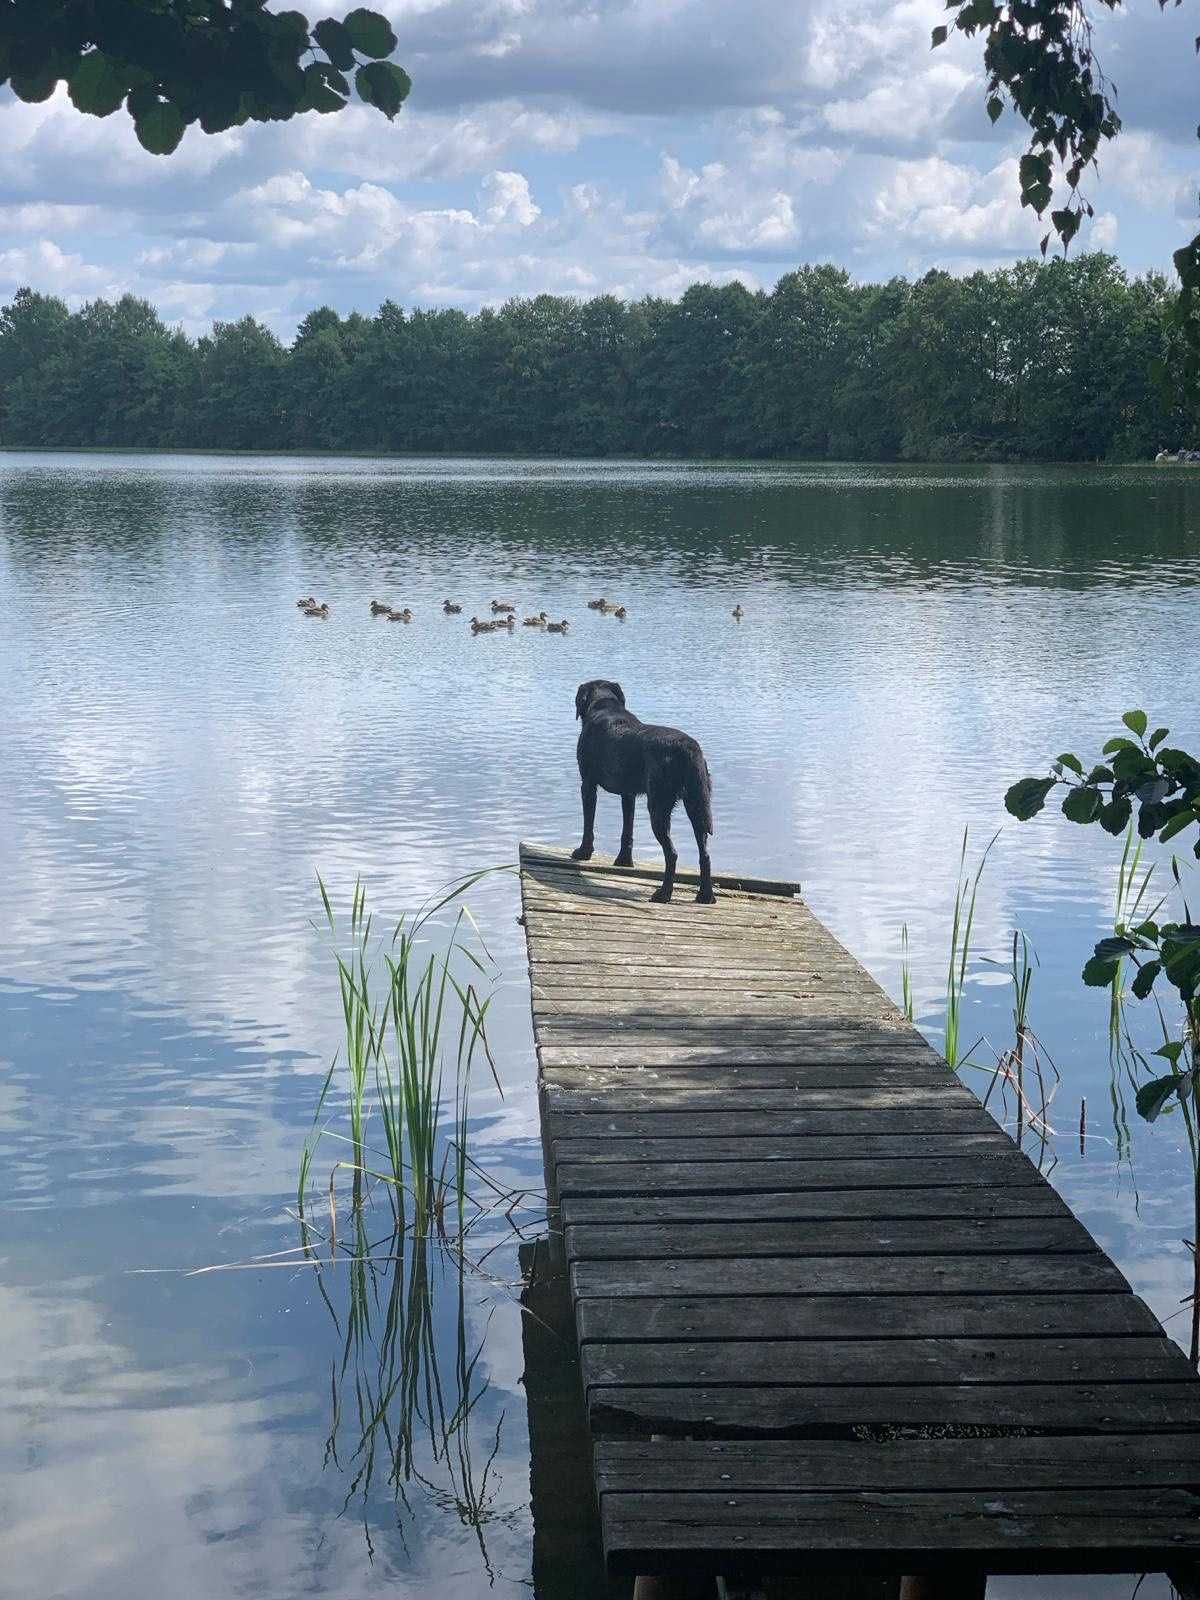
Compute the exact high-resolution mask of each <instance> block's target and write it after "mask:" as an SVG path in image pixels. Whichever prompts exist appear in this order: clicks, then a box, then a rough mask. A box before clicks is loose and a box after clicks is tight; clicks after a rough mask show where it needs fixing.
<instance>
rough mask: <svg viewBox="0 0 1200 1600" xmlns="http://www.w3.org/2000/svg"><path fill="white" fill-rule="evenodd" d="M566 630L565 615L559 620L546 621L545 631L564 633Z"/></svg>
mask: <svg viewBox="0 0 1200 1600" xmlns="http://www.w3.org/2000/svg"><path fill="white" fill-rule="evenodd" d="M566 631H567V619H566V617H564V618H563V619H562V621H561V622H548V623H547V624H546V632H547V633H566Z"/></svg>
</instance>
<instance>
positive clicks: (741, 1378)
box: [580, 1335, 1194, 1388]
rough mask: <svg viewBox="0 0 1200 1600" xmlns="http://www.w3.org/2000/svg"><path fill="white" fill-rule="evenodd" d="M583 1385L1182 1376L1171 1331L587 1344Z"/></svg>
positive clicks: (1184, 1367)
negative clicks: (1163, 1334) (1109, 1336)
mask: <svg viewBox="0 0 1200 1600" xmlns="http://www.w3.org/2000/svg"><path fill="white" fill-rule="evenodd" d="M580 1359H581V1361H582V1364H583V1379H584V1383H585V1384H587V1385H588V1386H591V1385H592V1384H605V1385H608V1386H612V1385H621V1384H632V1385H637V1384H651V1385H655V1386H663V1385H679V1386H681V1387H685V1388H686V1387H694V1388H699V1387H702V1386H704V1385H706V1384H707V1385H710V1386H711V1385H713V1384H726V1383H728V1384H754V1385H756V1386H758V1387H761V1388H769V1387H770V1386H771V1385H772V1384H783V1385H787V1386H792V1385H795V1384H804V1383H820V1384H841V1383H850V1384H871V1383H878V1382H880V1381H881V1380H883V1381H886V1382H888V1383H1021V1382H1026V1383H1038V1384H1050V1383H1084V1382H1091V1383H1174V1382H1180V1383H1187V1382H1188V1381H1189V1380H1190V1379H1192V1378H1194V1373H1193V1372H1192V1369H1191V1367H1190V1366H1189V1365H1188V1361H1187V1357H1186V1356H1185V1355H1184V1353H1183V1351H1182V1350H1181V1349H1180V1348H1179V1346H1178V1345H1176V1344H1172V1343H1171V1341H1170V1340H1169V1339H1166V1338H1163V1337H1159V1338H1147V1337H1146V1336H1145V1335H1141V1336H1139V1337H1135V1338H1130V1339H1126V1338H1114V1339H1093V1338H1089V1337H1086V1336H1081V1337H1079V1338H1069V1337H1067V1336H1058V1337H1055V1338H1050V1339H954V1338H940V1339H838V1340H822V1339H789V1340H773V1339H738V1340H729V1341H722V1340H708V1339H706V1340H688V1341H686V1342H685V1341H683V1340H680V1341H679V1342H671V1343H666V1342H663V1343H626V1344H599V1343H596V1342H592V1343H589V1344H585V1345H584V1346H583V1347H582V1348H581V1350H580Z"/></svg>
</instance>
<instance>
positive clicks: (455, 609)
mask: <svg viewBox="0 0 1200 1600" xmlns="http://www.w3.org/2000/svg"><path fill="white" fill-rule="evenodd" d="M442 610H443V611H444V612H445V613H446V615H447V616H448V617H456V616H458V614H459V612H460V611H461V610H462V607H461V606H456V605H455V604H454V602H453V600H443V601H442Z"/></svg>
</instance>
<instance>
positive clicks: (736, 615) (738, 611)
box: [733, 605, 746, 622]
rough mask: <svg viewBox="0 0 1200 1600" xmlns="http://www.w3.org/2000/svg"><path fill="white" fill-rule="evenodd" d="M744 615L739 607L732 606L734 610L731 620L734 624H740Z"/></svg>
mask: <svg viewBox="0 0 1200 1600" xmlns="http://www.w3.org/2000/svg"><path fill="white" fill-rule="evenodd" d="M745 615H746V613H745V612H744V611H743V610H742V608H741V606H740V605H736V606H734V608H733V620H734V621H735V622H740V621H741V620H742V618H743V617H744V616H745Z"/></svg>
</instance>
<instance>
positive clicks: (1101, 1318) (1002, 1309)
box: [576, 1293, 1200, 1481]
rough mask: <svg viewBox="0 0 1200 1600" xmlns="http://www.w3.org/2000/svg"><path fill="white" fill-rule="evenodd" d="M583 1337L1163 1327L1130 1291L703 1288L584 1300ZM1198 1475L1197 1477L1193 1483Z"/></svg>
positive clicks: (580, 1310) (1001, 1333) (1003, 1334)
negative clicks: (701, 1291) (702, 1291)
mask: <svg viewBox="0 0 1200 1600" xmlns="http://www.w3.org/2000/svg"><path fill="white" fill-rule="evenodd" d="M576 1321H577V1325H578V1330H579V1339H580V1342H581V1343H584V1342H587V1341H589V1340H599V1341H600V1342H601V1343H605V1342H627V1341H633V1340H638V1339H651V1340H652V1339H675V1340H690V1341H695V1340H697V1339H906V1338H917V1337H923V1338H964V1339H967V1338H982V1337H990V1338H993V1339H1005V1338H1027V1339H1029V1338H1035V1337H1048V1336H1051V1335H1054V1334H1075V1335H1079V1334H1092V1335H1095V1336H1097V1337H1100V1338H1113V1337H1115V1336H1120V1335H1125V1336H1130V1335H1137V1334H1151V1335H1155V1336H1157V1335H1158V1334H1159V1333H1160V1332H1161V1330H1160V1328H1159V1325H1158V1321H1157V1319H1156V1318H1155V1316H1154V1313H1153V1312H1152V1311H1151V1310H1150V1308H1149V1307H1148V1306H1147V1305H1145V1304H1144V1303H1143V1302H1142V1301H1141V1300H1139V1299H1138V1298H1137V1296H1136V1295H1132V1294H1061V1293H1056V1294H989V1295H982V1296H977V1295H973V1294H958V1295H950V1294H898V1295H879V1296H875V1295H753V1294H747V1295H704V1296H700V1297H697V1298H690V1299H689V1298H686V1297H683V1296H680V1297H679V1298H670V1297H664V1298H661V1299H635V1298H632V1297H628V1298H624V1299H598V1300H591V1299H583V1300H580V1301H579V1303H578V1305H577V1307H576ZM1198 1481H1200V1480H1198Z"/></svg>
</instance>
